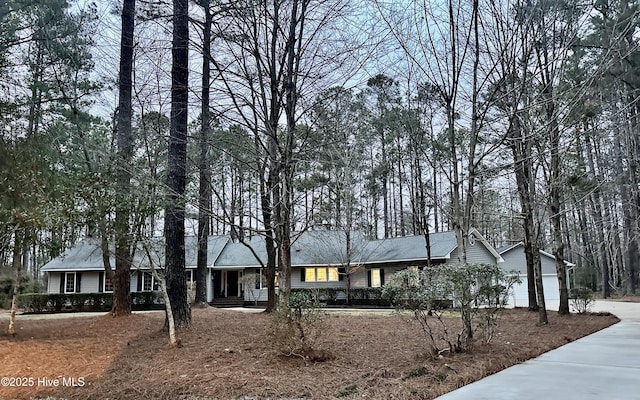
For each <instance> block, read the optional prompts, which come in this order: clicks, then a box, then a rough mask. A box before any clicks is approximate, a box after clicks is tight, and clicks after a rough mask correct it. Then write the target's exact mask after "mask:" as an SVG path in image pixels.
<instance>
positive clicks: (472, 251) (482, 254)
mask: <svg viewBox="0 0 640 400" xmlns="http://www.w3.org/2000/svg"><path fill="white" fill-rule="evenodd" d="M459 255H460V251H459V249H458V248H456V249H455V250H454V251H452V252H451V258H450V259H448V260H447V262H446V263H447V264H459V263H460V257H459ZM467 262H468V263H472V264H495V263H496V258H495V257H494V255H493V254H491V252H490V251H489V250H488V249H487V248H486V247H484V245H483V244H482V242H480V241H479V240H476V242H475V244H473V245H469V244H468V243H467Z"/></svg>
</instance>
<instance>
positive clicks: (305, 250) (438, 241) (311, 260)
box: [214, 231, 457, 268]
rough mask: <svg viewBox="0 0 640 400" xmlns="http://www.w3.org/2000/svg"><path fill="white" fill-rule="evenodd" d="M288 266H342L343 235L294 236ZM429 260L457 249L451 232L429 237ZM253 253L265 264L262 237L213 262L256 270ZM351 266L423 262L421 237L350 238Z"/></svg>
mask: <svg viewBox="0 0 640 400" xmlns="http://www.w3.org/2000/svg"><path fill="white" fill-rule="evenodd" d="M292 238H293V241H294V242H293V244H292V246H291V265H292V266H294V267H296V266H313V265H342V264H344V263H346V260H347V255H346V245H345V241H346V238H345V233H344V232H341V231H305V232H303V233H301V234H298V233H293V234H292ZM430 239H431V259H447V258H449V257H450V255H451V252H452V251H453V250H454V249H455V248H456V246H457V242H456V237H455V234H454V233H453V232H441V233H432V234H430ZM247 246H250V247H251V248H252V249H254V251H255V253H256V254H257V255H258V256H259V258H260V260H261V261H262V263H263V264H266V260H267V257H266V250H265V243H264V237H262V236H254V237H252V238H251V239H250V240H248V241H246V244H242V243H232V242H229V243H227V245H226V246H225V248H224V250H223V251H222V253H221V254H220V257H219V258H218V259H217V260H216V262H215V266H214V267H215V268H230V267H259V266H260V263H259V262H258V261H257V260H256V257H255V255H254V254H253V253H252V252H251V250H250V249H249V248H248V247H247ZM351 250H352V254H351V262H352V263H380V262H394V261H408V260H426V259H427V250H426V246H425V240H424V236H405V237H399V238H393V239H383V240H373V241H368V240H366V239H365V238H364V236H363V235H362V234H361V233H353V234H352V236H351Z"/></svg>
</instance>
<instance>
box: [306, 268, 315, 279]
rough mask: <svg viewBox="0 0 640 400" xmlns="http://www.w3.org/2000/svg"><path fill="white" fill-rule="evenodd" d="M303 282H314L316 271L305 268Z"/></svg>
mask: <svg viewBox="0 0 640 400" xmlns="http://www.w3.org/2000/svg"><path fill="white" fill-rule="evenodd" d="M304 280H305V281H307V282H315V281H316V269H315V268H305V269H304Z"/></svg>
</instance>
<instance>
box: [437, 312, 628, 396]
mask: <svg viewBox="0 0 640 400" xmlns="http://www.w3.org/2000/svg"><path fill="white" fill-rule="evenodd" d="M547 308H549V309H554V308H555V309H557V303H556V304H549V303H547ZM592 311H610V312H611V313H613V314H615V315H617V316H618V317H619V318H620V319H621V320H622V321H621V322H619V323H618V324H616V325H613V326H611V327H609V328H607V329H603V330H602V331H600V332H596V333H594V334H592V335H589V336H586V337H584V338H582V339H579V340H576V341H575V342H572V343H569V344H567V345H565V346H562V347H560V348H558V349H555V350H552V351H549V352H547V353H545V354H543V355H541V356H540V357H537V358H535V359H532V360H529V361H527V362H525V363H523V364H519V365H515V366H513V367H511V368H507V369H505V370H504V371H501V372H498V373H497V374H494V375H491V376H488V377H486V378H484V379H482V380H479V381H477V382H474V383H472V384H470V385H467V386H464V387H462V388H460V389H458V390H455V391H453V392H450V393H447V394H446V395H444V396H441V397H438V399H439V400H463V399H464V400H467V399H473V400H507V399H509V400H511V399H517V400H534V399H535V400H547V399H549V400H552V399H562V400H591V399H593V400H602V399H607V400H618V399H620V400H628V399H639V400H640V304H639V303H624V302H612V301H598V302H596V304H595V306H594V308H593V309H592ZM525 333H526V332H523V334H525Z"/></svg>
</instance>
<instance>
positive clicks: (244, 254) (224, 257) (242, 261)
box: [215, 236, 267, 268]
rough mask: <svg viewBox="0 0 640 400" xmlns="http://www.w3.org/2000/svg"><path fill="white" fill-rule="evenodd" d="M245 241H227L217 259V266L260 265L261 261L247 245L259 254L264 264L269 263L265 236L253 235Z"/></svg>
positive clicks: (243, 266) (244, 266)
mask: <svg viewBox="0 0 640 400" xmlns="http://www.w3.org/2000/svg"><path fill="white" fill-rule="evenodd" d="M245 243H246V244H243V243H234V242H231V241H229V242H227V243H226V245H225V246H224V248H223V249H222V251H221V252H220V255H219V256H218V259H217V260H216V261H215V267H223V268H232V267H242V268H246V267H260V266H261V265H260V262H258V260H257V259H256V257H255V255H254V254H253V253H252V252H251V250H250V249H249V248H248V247H247V246H250V247H251V248H252V249H253V250H254V251H255V253H256V254H257V255H258V257H259V258H260V260H261V261H262V263H263V264H264V265H266V263H267V250H266V248H265V243H264V237H262V236H253V237H251V238H250V239H249V240H246V241H245Z"/></svg>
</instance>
